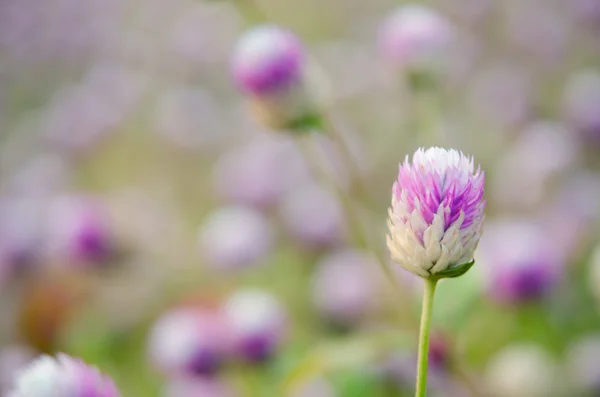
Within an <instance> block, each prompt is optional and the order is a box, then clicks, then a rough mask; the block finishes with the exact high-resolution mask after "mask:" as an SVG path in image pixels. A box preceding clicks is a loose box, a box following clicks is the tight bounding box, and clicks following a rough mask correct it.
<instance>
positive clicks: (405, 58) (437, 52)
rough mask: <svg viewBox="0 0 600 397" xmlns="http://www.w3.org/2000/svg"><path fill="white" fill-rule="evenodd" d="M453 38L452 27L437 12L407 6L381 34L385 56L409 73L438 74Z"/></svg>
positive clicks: (391, 18) (386, 23) (392, 16)
mask: <svg viewBox="0 0 600 397" xmlns="http://www.w3.org/2000/svg"><path fill="white" fill-rule="evenodd" d="M451 38H452V28H451V25H450V23H449V22H448V21H447V20H446V19H445V18H444V17H443V16H442V15H440V14H439V13H437V12H436V11H435V10H433V9H430V8H428V7H425V6H422V5H418V4H405V5H402V6H400V7H398V8H397V9H396V10H395V11H393V12H392V13H391V14H390V15H389V16H388V17H387V18H386V19H385V21H384V22H383V25H382V27H381V30H380V32H379V47H380V51H381V53H382V56H383V58H384V59H385V60H387V61H388V63H390V64H391V65H392V66H394V67H397V68H400V69H402V70H405V71H409V72H410V71H417V72H438V70H437V69H438V68H439V65H441V64H443V63H442V62H440V61H441V58H442V57H443V54H444V52H445V50H446V48H447V47H448V46H449V44H450V41H451Z"/></svg>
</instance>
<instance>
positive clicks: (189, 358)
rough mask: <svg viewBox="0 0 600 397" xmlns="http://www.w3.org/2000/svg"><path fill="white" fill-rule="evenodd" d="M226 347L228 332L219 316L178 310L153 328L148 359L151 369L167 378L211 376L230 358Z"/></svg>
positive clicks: (228, 343)
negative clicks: (155, 369)
mask: <svg viewBox="0 0 600 397" xmlns="http://www.w3.org/2000/svg"><path fill="white" fill-rule="evenodd" d="M229 345H230V338H229V332H228V329H227V326H226V323H225V321H224V318H223V317H222V316H221V315H220V314H219V313H218V312H215V311H212V310H203V309H199V308H178V309H173V310H172V311H170V312H168V313H166V314H164V315H163V317H161V318H160V319H159V320H158V321H157V323H156V324H155V325H154V327H153V329H152V331H151V333H150V339H149V355H150V360H151V361H152V363H153V364H154V366H155V367H156V368H157V369H158V370H159V371H161V372H163V373H165V374H167V375H171V376H197V375H212V374H214V373H216V372H217V371H218V369H219V368H220V367H221V365H222V363H223V362H224V360H225V359H226V357H227V356H228V355H229Z"/></svg>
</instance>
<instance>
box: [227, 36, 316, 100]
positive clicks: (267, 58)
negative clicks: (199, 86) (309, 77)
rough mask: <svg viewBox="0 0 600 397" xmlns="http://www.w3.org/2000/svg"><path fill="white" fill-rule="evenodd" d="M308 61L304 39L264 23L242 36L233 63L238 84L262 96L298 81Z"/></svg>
mask: <svg viewBox="0 0 600 397" xmlns="http://www.w3.org/2000/svg"><path fill="white" fill-rule="evenodd" d="M304 62H305V55H304V49H303V46H302V43H301V42H300V41H299V40H298V38H296V36H294V34H293V33H291V32H290V31H288V30H286V29H284V28H280V27H278V26H275V25H262V26H258V27H254V28H252V29H251V30H249V31H248V32H246V33H245V34H244V35H243V36H242V37H241V38H240V39H239V41H238V43H237V45H236V47H235V50H234V52H233V56H232V60H231V67H232V72H233V77H234V80H235V82H236V83H237V85H238V87H239V88H240V89H241V90H242V91H244V92H246V93H248V94H251V95H258V96H260V95H264V94H268V93H271V92H272V91H279V90H282V89H283V90H285V89H288V88H289V87H290V86H291V85H295V84H298V83H299V81H300V80H301V79H302V77H303V76H302V75H303V73H304Z"/></svg>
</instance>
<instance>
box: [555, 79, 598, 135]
mask: <svg viewBox="0 0 600 397" xmlns="http://www.w3.org/2000/svg"><path fill="white" fill-rule="evenodd" d="M563 113H564V114H565V117H566V118H567V120H568V121H569V122H570V123H571V124H572V125H573V127H575V129H576V130H578V131H580V132H581V133H582V134H583V135H584V136H585V137H587V138H588V139H591V140H593V141H595V142H600V72H599V71H598V70H594V69H586V70H581V71H579V72H576V73H574V74H572V75H571V76H570V77H569V78H568V80H567V82H566V86H565V90H564V94H563Z"/></svg>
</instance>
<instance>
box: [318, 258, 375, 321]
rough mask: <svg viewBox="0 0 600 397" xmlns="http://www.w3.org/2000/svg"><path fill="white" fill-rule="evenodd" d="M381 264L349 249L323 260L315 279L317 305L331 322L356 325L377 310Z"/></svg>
mask: <svg viewBox="0 0 600 397" xmlns="http://www.w3.org/2000/svg"><path fill="white" fill-rule="evenodd" d="M376 267H377V264H376V263H375V259H374V258H373V257H372V256H371V255H370V254H368V253H366V252H361V251H357V250H353V249H345V250H341V251H336V252H333V253H331V254H329V255H327V256H326V257H325V258H323V259H322V260H321V261H320V262H319V264H318V268H317V270H316V272H315V274H314V275H313V281H312V295H313V303H314V304H315V306H316V307H317V309H318V310H319V312H321V314H323V315H324V316H325V318H326V319H327V320H328V321H331V322H332V323H334V324H338V325H342V326H350V325H356V324H357V323H358V322H360V321H361V320H363V319H365V317H366V316H367V315H368V314H369V312H370V311H371V309H373V307H374V303H375V301H374V297H375V296H376V291H375V290H376V288H377V287H376V285H375V280H374V277H373V274H372V269H375V268H376Z"/></svg>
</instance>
